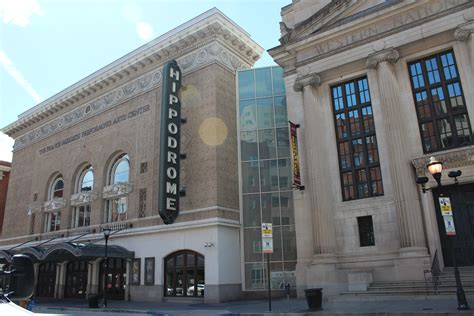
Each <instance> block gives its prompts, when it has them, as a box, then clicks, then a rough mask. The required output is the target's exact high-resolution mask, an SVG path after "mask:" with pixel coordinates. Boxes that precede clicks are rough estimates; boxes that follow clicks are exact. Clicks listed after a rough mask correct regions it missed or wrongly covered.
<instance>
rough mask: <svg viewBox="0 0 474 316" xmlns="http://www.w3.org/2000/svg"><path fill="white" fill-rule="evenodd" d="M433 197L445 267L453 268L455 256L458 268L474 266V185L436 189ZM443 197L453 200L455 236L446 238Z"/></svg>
mask: <svg viewBox="0 0 474 316" xmlns="http://www.w3.org/2000/svg"><path fill="white" fill-rule="evenodd" d="M433 196H434V204H435V210H436V218H437V221H438V229H439V234H440V239H441V249H442V252H443V258H444V265H445V266H447V267H452V266H453V255H454V256H456V263H457V265H458V266H474V184H467V185H451V186H446V187H441V188H436V189H434V190H433ZM442 196H445V197H449V198H450V200H451V207H452V209H453V218H454V225H455V228H456V235H455V236H446V229H445V226H444V220H443V217H442V215H441V210H440V206H439V197H442ZM453 248H454V251H453Z"/></svg>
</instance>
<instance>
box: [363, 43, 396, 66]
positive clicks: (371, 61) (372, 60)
mask: <svg viewBox="0 0 474 316" xmlns="http://www.w3.org/2000/svg"><path fill="white" fill-rule="evenodd" d="M399 58H400V54H399V53H398V51H397V50H396V49H393V48H387V49H384V50H382V51H379V52H375V53H372V54H370V55H369V56H368V57H367V61H366V63H365V65H366V66H367V68H371V69H375V68H377V66H378V64H379V63H382V62H389V63H391V64H395V63H396V62H397V61H398V59H399Z"/></svg>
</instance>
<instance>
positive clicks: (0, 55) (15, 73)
mask: <svg viewBox="0 0 474 316" xmlns="http://www.w3.org/2000/svg"><path fill="white" fill-rule="evenodd" d="M0 1H3V0H0ZM0 65H2V66H3V68H5V70H6V71H7V72H8V74H9V75H10V76H12V78H13V79H15V81H16V82H17V83H18V84H19V85H20V86H21V87H22V88H23V89H24V90H25V91H26V92H27V93H28V94H29V95H30V96H31V97H32V98H33V99H34V100H35V101H36V102H38V103H40V102H41V101H43V98H41V96H40V95H39V94H38V93H37V92H36V91H35V89H33V87H32V86H31V84H30V83H29V82H28V81H27V80H26V79H25V78H23V75H22V74H21V72H20V71H19V70H18V69H16V68H15V66H13V63H12V61H11V60H10V59H9V58H8V56H7V54H5V52H4V51H2V50H0Z"/></svg>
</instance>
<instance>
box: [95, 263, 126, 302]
mask: <svg viewBox="0 0 474 316" xmlns="http://www.w3.org/2000/svg"><path fill="white" fill-rule="evenodd" d="M108 261H109V262H108V263H109V264H108V267H107V278H106V277H105V260H102V262H101V263H100V272H99V273H100V279H99V292H100V293H102V292H103V291H104V281H105V280H106V286H107V298H108V299H112V300H124V299H125V286H126V282H125V281H126V275H127V267H126V261H125V260H124V259H108Z"/></svg>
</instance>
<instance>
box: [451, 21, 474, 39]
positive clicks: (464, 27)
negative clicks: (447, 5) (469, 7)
mask: <svg viewBox="0 0 474 316" xmlns="http://www.w3.org/2000/svg"><path fill="white" fill-rule="evenodd" d="M473 32H474V21H469V22H466V23H463V24H461V25H459V26H458V27H457V28H456V29H455V30H454V38H455V39H456V40H458V41H467V40H468V38H469V35H471V34H472V33H473Z"/></svg>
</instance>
